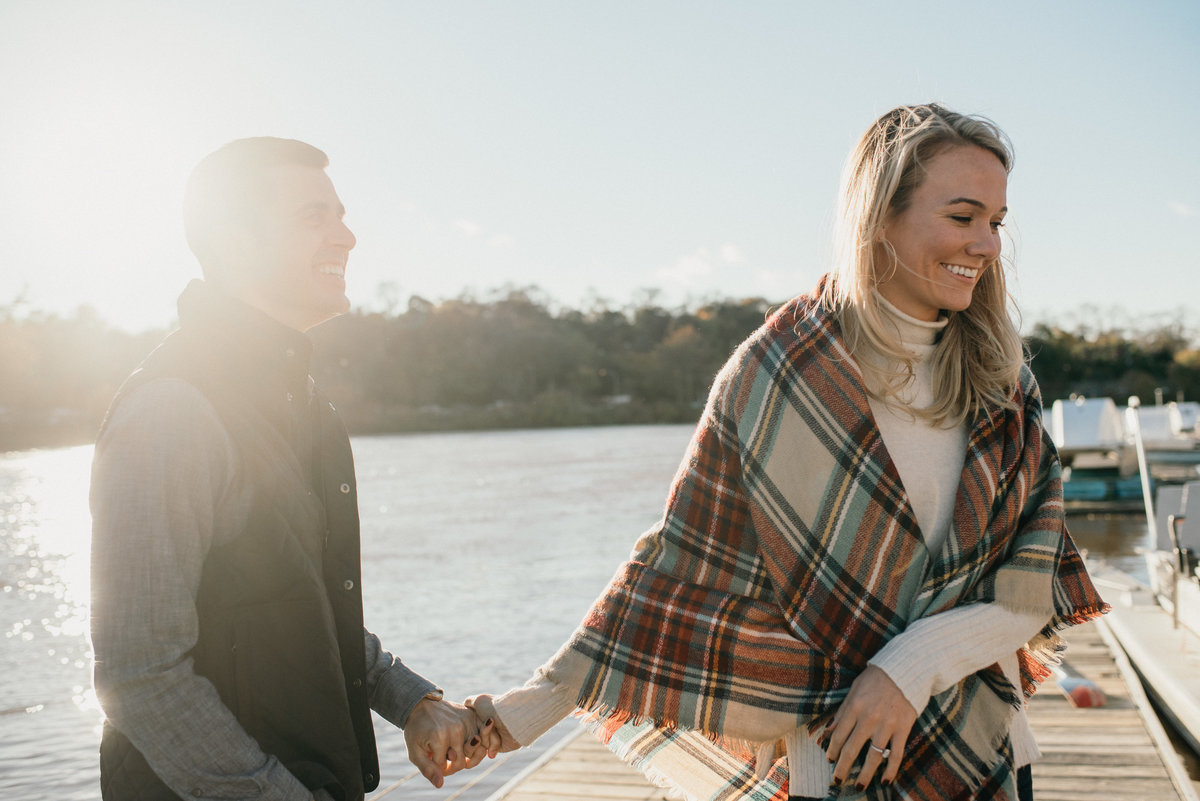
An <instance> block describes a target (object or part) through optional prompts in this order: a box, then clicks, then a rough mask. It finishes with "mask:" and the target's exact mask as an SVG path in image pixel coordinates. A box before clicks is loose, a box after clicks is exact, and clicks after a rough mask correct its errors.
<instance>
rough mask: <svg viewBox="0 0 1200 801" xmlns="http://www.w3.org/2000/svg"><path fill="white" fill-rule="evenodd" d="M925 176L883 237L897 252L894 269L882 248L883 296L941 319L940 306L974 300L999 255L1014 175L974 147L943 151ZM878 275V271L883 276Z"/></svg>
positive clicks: (878, 261)
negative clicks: (1009, 188) (972, 294)
mask: <svg viewBox="0 0 1200 801" xmlns="http://www.w3.org/2000/svg"><path fill="white" fill-rule="evenodd" d="M925 166H926V175H925V180H924V181H923V182H922V183H921V184H920V185H919V186H918V187H917V188H916V189H915V190H914V191H913V193H912V197H911V202H910V203H909V205H908V207H907V208H906V209H904V211H902V212H899V213H896V214H892V215H891V216H889V217H888V219H887V222H886V223H885V225H884V228H883V232H882V239H884V240H886V241H887V242H888V243H889V244H891V246H892V248H894V249H895V251H896V257H897V258H898V259H899V263H898V264H896V265H894V267H895V269H891V268H892V266H893V265H891V264H890V260H889V259H888V256H887V252H886V250H884V248H883V247H882V246H879V252H878V253H877V254H876V255H877V257H878V258H877V259H876V264H878V265H879V268H878V269H879V270H880V271H881V273H882V278H883V280H880V281H879V282H878V288H879V293H880V294H881V295H883V296H884V297H885V298H887V299H888V300H889V301H891V302H892V303H893V304H894V305H895V306H896V307H897V308H899V309H900V310H901V311H903V312H905V313H906V314H909V315H912V316H913V317H916V318H918V319H920V320H927V321H930V322H932V321H934V320H936V319H937V318H938V314H939V313H940V312H941V310H943V309H946V310H948V311H962V310H964V309H966V308H967V307H968V306H969V305H971V293H972V292H973V291H974V289H975V285H976V284H977V283H978V282H979V279H980V278H981V277H982V275H983V271H984V270H986V269H988V267H989V265H991V264H992V263H993V262H994V261H996V259H997V257H999V255H1000V226H1001V225H1002V223H1003V221H1004V215H1005V213H1006V212H1007V211H1008V206H1007V205H1006V202H1007V201H1006V199H1005V198H1006V193H1007V189H1008V173H1007V172H1006V171H1005V169H1004V165H1003V164H1002V163H1001V162H1000V159H999V158H997V157H996V156H995V154H993V153H991V152H989V151H987V150H984V149H983V148H981V147H976V146H975V145H961V146H958V147H954V148H951V149H949V150H944V151H942V152H941V153H939V154H938V155H936V156H934V157H933V158H932V159H931V160H930V161H928V162H927V163H926V165H925ZM877 277H878V276H877Z"/></svg>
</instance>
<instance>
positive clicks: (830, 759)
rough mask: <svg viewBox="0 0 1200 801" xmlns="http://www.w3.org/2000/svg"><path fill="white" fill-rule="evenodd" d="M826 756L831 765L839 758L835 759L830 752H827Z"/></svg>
mask: <svg viewBox="0 0 1200 801" xmlns="http://www.w3.org/2000/svg"><path fill="white" fill-rule="evenodd" d="M825 758H826V759H828V760H829V764H830V765H832V764H833V763H834V762H837V760H836V759H834V758H833V757H831V756H829V755H828V754H826V755H825Z"/></svg>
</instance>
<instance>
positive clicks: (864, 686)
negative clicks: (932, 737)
mask: <svg viewBox="0 0 1200 801" xmlns="http://www.w3.org/2000/svg"><path fill="white" fill-rule="evenodd" d="M916 720H917V710H915V709H913V707H912V704H910V703H909V702H908V699H907V698H905V697H904V693H902V692H900V688H899V687H897V686H896V683H895V682H893V681H892V679H891V677H889V676H888V674H887V673H885V672H884V671H883V670H882V669H881V668H878V667H875V666H874V665H868V666H867V669H866V670H864V671H863V672H862V673H861V674H860V675H859V677H858V678H857V679H855V680H854V683H853V684H851V685H850V692H849V694H848V695H847V696H846V700H845V701H843V702H842V705H841V707H839V708H838V711H837V713H836V714H835V715H834V716H833V720H831V721H830V722H829V725H828V726H827V727H826V735H827V736H828V737H829V744H828V747H827V748H826V751H825V755H826V756H827V757H829V761H830V762H836V763H837V764H836V765H835V767H834V769H833V783H834V784H841V783H842V782H845V781H847V780H848V779H849V778H850V769H851V767H853V765H854V762H855V760H856V759H858V756H859V754H861V753H862V752H863V749H867V755H866V758H865V761H864V763H863V768H862V772H860V773H859V774H858V777H857V780H856V782H855V784H856V786H857V787H858V788H859V789H860V790H861V789H865V788H866V786H867V785H868V784H870V783H871V781H872V780H873V779H874V778H875V772H876V771H877V770H878V769H879V767H880V765H881V764H884V753H887V754H888V756H887V761H886V767H885V768H884V770H883V772H882V773H881V774H880V775H879V778H880V780H881V781H882V782H883V783H884V785H888V784H891V783H892V782H893V781H895V780H896V773H897V772H898V771H899V770H900V762H901V760H902V759H903V757H904V747H905V745H906V743H907V742H908V733H909V731H910V730H911V729H912V727H913V723H915V722H916Z"/></svg>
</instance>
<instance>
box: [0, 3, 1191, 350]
mask: <svg viewBox="0 0 1200 801" xmlns="http://www.w3.org/2000/svg"><path fill="white" fill-rule="evenodd" d="M1198 99H1200V3H1196V2H1192V1H1191V0H1179V1H1178V2H1155V0H1144V1H1143V2H1137V3H1134V2H1123V3H1116V2H1104V1H1103V0H1099V1H1094V2H1081V1H1073V0H1063V1H1062V2H1054V3H1046V2H1027V1H1026V0H1014V1H1013V2H1007V3H984V2H960V3H949V2H932V1H927V0H918V1H917V2H904V3H896V2H886V3H885V2H867V1H866V0H862V1H861V2H840V3H835V2H828V1H826V2H811V3H809V2H799V1H797V2H766V1H763V2H756V1H755V0H744V2H732V1H731V2H711V1H709V0H686V1H683V0H680V1H676V0H603V1H600V0H596V1H595V2H577V1H576V0H507V2H482V1H479V2H465V1H464V0H421V1H420V2H417V1H415V0H412V1H406V0H390V1H387V2H385V1H384V0H340V1H339V2H336V3H335V2H332V0H326V1H325V2H316V1H315V0H310V1H307V2H306V1H305V0H289V1H288V2H283V1H282V0H256V1H255V2H232V1H230V0H204V2H172V1H171V0H144V1H141V2H138V1H135V0H105V1H104V2H93V1H92V0H85V1H84V2H64V1H61V0H0V118H2V120H3V121H2V123H0V265H2V267H0V309H3V308H4V307H10V308H13V307H14V304H15V309H16V311H17V312H18V313H31V312H34V311H42V312H49V313H55V314H71V313H73V312H74V311H75V310H76V309H77V308H79V307H80V306H83V305H87V306H90V307H92V308H93V309H95V310H96V312H97V313H99V314H100V316H101V317H102V318H103V319H104V320H106V321H107V322H109V323H110V324H112V325H115V326H117V327H120V328H124V329H126V330H130V331H139V330H143V329H147V328H155V327H165V326H168V325H170V324H171V322H172V321H173V319H174V314H175V299H176V297H177V296H178V294H179V292H180V291H181V289H182V288H183V287H184V286H185V285H186V283H187V281H188V280H190V279H191V278H194V277H197V276H198V274H199V268H198V266H197V265H196V263H195V260H194V259H193V257H192V256H191V254H190V252H189V251H188V250H187V247H186V244H185V242H184V238H183V227H182V221H181V214H180V207H181V198H182V193H183V187H184V184H185V182H186V180H187V176H188V173H189V171H190V170H191V168H192V167H193V166H194V165H195V163H196V162H197V161H198V160H199V159H200V158H201V157H203V156H204V155H205V154H207V153H208V152H210V151H212V150H214V149H216V148H217V147H219V146H220V145H222V144H224V143H225V142H227V141H230V140H232V139H236V138H240V137H244V136H258V135H272V136H283V137H288V138H297V139H302V140H304V141H307V142H310V143H312V144H314V145H316V146H318V147H320V148H321V149H322V150H324V151H325V152H326V153H328V154H329V156H330V159H331V166H330V168H329V174H330V176H331V177H332V178H333V181H334V183H335V185H336V187H337V190H338V193H339V195H340V196H341V199H342V201H343V202H344V204H345V206H346V208H347V215H346V221H347V224H348V225H349V226H350V227H351V228H352V229H353V230H354V232H355V234H356V235H357V237H358V247H357V248H356V249H355V250H354V252H353V253H352V254H351V257H350V263H349V267H348V274H347V282H348V287H349V290H348V292H349V295H350V297H351V300H352V301H353V302H355V303H356V304H357V305H358V306H359V307H360V308H368V309H380V308H388V307H391V306H393V305H395V306H396V307H398V308H403V307H404V306H405V304H406V303H407V299H408V298H409V297H410V296H412V295H419V296H421V297H424V298H426V299H429V300H434V301H437V300H443V299H447V298H452V297H456V296H459V295H461V294H463V293H468V294H473V295H475V296H477V297H484V298H486V297H488V296H489V293H491V292H493V291H495V290H497V289H498V288H501V287H508V286H515V287H526V286H536V287H538V288H539V289H540V290H541V291H542V292H543V293H544V295H545V296H546V297H548V298H549V299H550V300H552V301H553V302H554V303H556V304H562V305H565V306H572V307H582V308H589V307H591V306H593V305H595V304H597V303H598V302H601V301H603V302H606V303H608V304H609V305H610V306H614V307H620V306H623V305H625V304H628V303H630V302H640V301H643V300H645V299H654V300H655V301H656V302H658V303H660V304H662V305H664V306H668V307H673V306H675V305H680V304H693V305H694V304H696V303H699V302H701V301H703V300H706V299H713V298H727V297H734V298H741V297H755V296H758V297H765V298H767V299H768V300H772V301H782V300H785V299H786V298H788V297H790V296H792V295H795V294H797V293H800V292H802V291H805V290H807V289H809V288H811V287H812V286H813V284H814V283H815V282H816V280H817V278H818V277H819V276H820V275H821V274H822V273H823V272H825V271H826V270H827V269H828V265H829V257H830V250H831V248H830V233H831V222H832V217H833V208H834V203H835V200H836V192H837V183H838V177H839V174H840V171H841V167H842V164H843V163H844V161H845V158H846V155H847V153H848V151H849V150H850V148H851V147H852V146H853V145H854V143H855V142H856V141H857V139H858V138H859V136H861V134H862V132H863V131H864V130H865V129H866V127H867V126H868V125H869V124H870V123H871V122H872V120H874V119H875V118H876V117H878V116H879V115H880V114H882V113H883V112H885V111H887V110H888V109H890V108H892V107H893V106H896V105H898V104H902V103H914V102H926V101H931V100H933V101H938V102H941V103H944V104H946V105H948V106H949V107H951V108H953V109H955V110H958V111H962V112H967V113H975V114H983V115H986V116H988V117H990V118H991V119H993V120H995V121H996V122H997V123H998V124H999V125H1000V126H1001V127H1002V128H1003V129H1004V130H1005V131H1006V132H1007V133H1008V135H1009V136H1010V137H1011V139H1012V141H1013V143H1014V147H1015V151H1016V160H1015V168H1014V171H1013V173H1012V176H1011V178H1010V181H1009V188H1008V203H1009V208H1010V213H1009V218H1008V226H1007V231H1008V233H1009V235H1010V236H1011V240H1010V241H1008V242H1006V244H1005V252H1006V256H1007V257H1009V258H1011V262H1012V268H1011V269H1012V274H1011V288H1012V290H1013V294H1014V297H1015V299H1016V302H1017V305H1018V307H1019V308H1020V310H1021V313H1022V315H1023V318H1024V320H1025V323H1026V326H1027V327H1028V325H1029V324H1030V323H1032V322H1051V323H1054V324H1058V325H1064V326H1073V325H1078V324H1081V323H1088V324H1096V323H1099V324H1117V325H1120V324H1132V325H1136V326H1142V327H1149V326H1153V325H1155V324H1156V322H1157V321H1159V320H1162V321H1182V322H1183V323H1184V324H1185V325H1187V326H1188V327H1189V328H1190V329H1191V330H1194V331H1195V330H1200V263H1198V260H1197V256H1196V253H1197V244H1198V243H1200V147H1198V146H1197V145H1198V144H1200V100H1198Z"/></svg>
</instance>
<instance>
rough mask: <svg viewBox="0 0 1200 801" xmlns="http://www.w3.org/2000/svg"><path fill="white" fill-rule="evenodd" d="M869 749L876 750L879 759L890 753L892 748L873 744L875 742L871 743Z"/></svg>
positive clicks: (888, 755)
mask: <svg viewBox="0 0 1200 801" xmlns="http://www.w3.org/2000/svg"><path fill="white" fill-rule="evenodd" d="M871 750H872V751H878V752H879V756H880V758H881V759H887V758H888V757H890V756H891V755H892V749H890V748H880V747H879V746H877V745H875V743H871Z"/></svg>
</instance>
